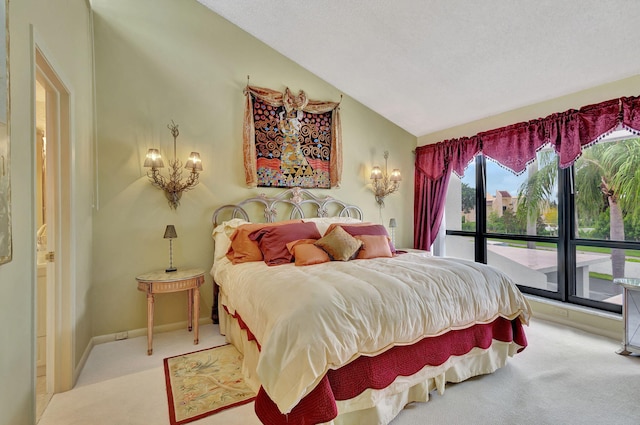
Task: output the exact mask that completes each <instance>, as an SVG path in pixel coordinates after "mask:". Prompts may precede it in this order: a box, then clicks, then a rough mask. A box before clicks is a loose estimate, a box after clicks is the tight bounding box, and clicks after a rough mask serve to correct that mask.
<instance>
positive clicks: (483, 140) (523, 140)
mask: <svg viewBox="0 0 640 425" xmlns="http://www.w3.org/2000/svg"><path fill="white" fill-rule="evenodd" d="M617 128H625V129H627V130H629V131H631V132H633V133H634V134H638V135H640V96H634V97H623V98H619V99H611V100H607V101H604V102H600V103H597V104H593V105H587V106H584V107H582V108H580V109H570V110H568V111H565V112H559V113H554V114H551V115H549V116H547V117H545V118H538V119H535V120H531V121H527V122H521V123H518V124H513V125H509V126H506V127H502V128H497V129H494V130H489V131H486V132H482V133H478V134H477V135H475V136H472V137H463V138H460V139H450V140H445V141H443V142H439V143H435V144H431V145H424V146H420V147H418V148H417V149H416V163H415V198H414V247H415V248H417V249H424V250H429V249H430V248H431V245H432V244H433V241H435V238H436V236H437V232H438V229H439V227H440V223H441V222H442V216H443V213H444V204H445V199H446V190H447V186H448V184H449V177H450V176H451V173H452V172H455V173H456V174H457V175H459V176H462V175H463V174H464V169H465V168H466V166H467V165H468V164H469V162H470V161H471V160H472V159H473V158H474V157H475V156H476V155H477V154H478V153H482V154H484V155H485V156H487V157H489V158H491V159H493V160H494V161H496V162H498V163H499V164H501V165H502V166H504V167H505V168H508V169H509V170H511V171H512V172H513V173H514V174H520V173H522V172H524V171H525V170H526V169H527V165H529V164H530V163H531V162H533V161H534V160H535V158H536V153H537V152H538V151H539V150H540V149H542V148H543V147H544V146H552V147H553V148H554V150H555V151H556V152H557V154H558V158H559V162H560V167H561V168H567V167H570V166H571V165H573V163H574V162H575V160H576V159H578V157H579V156H580V155H581V154H582V149H583V147H585V146H588V145H591V144H593V143H595V142H597V141H599V140H601V139H602V138H604V137H605V136H607V135H608V134H610V133H612V132H613V131H614V130H616V129H617Z"/></svg>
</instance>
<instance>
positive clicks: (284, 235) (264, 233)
mask: <svg viewBox="0 0 640 425" xmlns="http://www.w3.org/2000/svg"><path fill="white" fill-rule="evenodd" d="M320 238H321V235H320V232H318V228H317V227H316V225H315V223H293V224H285V225H281V226H272V227H264V228H262V229H259V230H256V231H255V232H252V233H251V234H250V235H249V239H251V240H253V241H256V242H257V243H258V247H259V248H260V251H261V252H262V256H263V258H264V262H265V263H267V265H269V266H276V265H278V264H286V263H290V262H291V259H292V258H293V255H292V254H291V252H289V249H287V244H288V243H289V242H293V241H295V240H298V239H320Z"/></svg>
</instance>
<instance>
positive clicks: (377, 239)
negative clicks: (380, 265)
mask: <svg viewBox="0 0 640 425" xmlns="http://www.w3.org/2000/svg"><path fill="white" fill-rule="evenodd" d="M354 237H355V238H356V239H359V240H361V241H362V248H361V249H360V251H358V256H357V257H356V258H359V259H368V258H379V257H393V254H392V253H391V248H389V239H387V237H386V236H384V235H359V236H354Z"/></svg>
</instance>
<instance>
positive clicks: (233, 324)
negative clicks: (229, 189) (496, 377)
mask: <svg viewBox="0 0 640 425" xmlns="http://www.w3.org/2000/svg"><path fill="white" fill-rule="evenodd" d="M220 307H221V308H220V309H219V310H220V311H219V315H220V332H221V333H222V334H224V335H226V339H227V341H228V342H230V343H231V344H233V345H234V346H235V347H236V348H237V349H238V350H239V351H240V352H241V353H242V354H243V355H244V360H243V372H244V376H245V379H246V382H247V384H248V385H250V386H251V387H252V388H253V389H254V390H255V391H256V392H258V397H257V399H256V407H255V409H256V414H257V415H258V417H259V418H260V420H261V421H262V422H263V423H265V424H267V425H279V424H281V423H282V424H284V423H289V424H291V423H294V424H295V423H304V422H302V421H301V418H302V417H304V420H303V421H307V422H306V423H322V424H327V425H352V424H363V423H366V424H381V425H382V424H388V423H389V422H391V421H392V420H393V419H394V418H395V417H396V416H397V415H398V413H400V411H401V410H402V409H403V408H404V407H405V406H406V405H407V404H409V403H411V402H426V401H428V400H429V393H430V392H431V391H434V390H437V391H438V392H439V393H440V394H443V393H444V390H445V384H446V383H447V382H461V381H464V380H466V379H468V378H471V377H474V376H478V375H483V374H488V373H492V372H494V371H496V370H497V369H499V368H500V367H502V366H504V365H505V364H506V362H507V359H508V358H509V357H511V356H513V355H515V354H516V353H517V352H519V351H521V350H522V349H523V348H524V347H526V344H527V343H526V337H525V335H524V331H523V329H522V324H521V323H520V321H519V319H515V320H514V321H512V322H511V325H510V327H511V328H512V331H511V336H510V337H506V338H505V337H504V336H501V337H500V338H499V339H501V340H499V339H491V340H490V341H489V342H488V344H484V345H487V347H486V348H482V347H478V346H476V347H474V348H471V349H470V350H465V353H464V354H461V355H451V356H448V358H446V360H444V361H443V362H442V363H440V364H438V365H436V366H431V365H427V366H424V367H422V368H421V369H420V370H418V371H417V372H415V373H413V374H411V375H410V376H397V377H395V379H394V380H393V381H392V382H391V383H390V384H388V385H386V386H385V387H384V388H381V389H371V388H368V389H365V390H364V391H362V392H360V393H359V394H357V395H355V396H353V397H350V398H348V399H344V400H339V399H335V400H333V398H332V400H331V401H330V402H331V404H332V406H328V407H327V406H323V405H322V403H327V401H326V400H324V401H323V397H314V396H313V392H312V393H311V394H309V395H308V396H307V397H305V399H303V400H302V401H301V403H300V404H299V405H298V406H296V407H295V408H294V410H293V411H292V412H291V413H290V414H288V415H283V414H281V413H280V412H279V411H278V409H277V407H276V406H275V403H273V402H272V401H271V400H270V399H269V397H268V396H267V394H266V393H265V392H264V391H263V390H262V389H261V386H260V381H259V379H258V376H257V374H256V366H257V363H258V357H259V354H260V351H259V346H258V345H257V343H256V341H255V340H252V338H251V335H250V333H247V330H246V327H245V326H244V324H242V323H241V321H238V320H236V318H234V317H232V316H231V315H229V314H228V313H227V312H226V310H225V309H224V308H223V307H222V303H221V304H220ZM243 328H244V329H243ZM503 328H504V326H503ZM248 335H249V336H248ZM478 345H482V344H478ZM403 348H404V347H403ZM324 381H326V382H324V385H330V384H329V383H328V381H327V380H324ZM321 384H322V383H321ZM373 386H374V387H375V385H373ZM319 391H320V390H319ZM329 391H331V390H330V389H329ZM339 391H340V390H338V392H339ZM348 391H349V389H348V390H347V391H346V393H348ZM343 393H344V391H343ZM336 398H339V397H336ZM324 399H326V397H324ZM317 400H321V401H320V404H318V401H317ZM296 409H297V410H296ZM334 409H335V410H334ZM327 410H329V411H331V410H334V412H333V413H330V412H328V411H327ZM336 414H337V416H336ZM327 415H328V417H327ZM310 417H311V418H318V419H317V420H311V421H309V418H310ZM332 417H333V419H331V418H332ZM320 418H324V420H322V419H320Z"/></svg>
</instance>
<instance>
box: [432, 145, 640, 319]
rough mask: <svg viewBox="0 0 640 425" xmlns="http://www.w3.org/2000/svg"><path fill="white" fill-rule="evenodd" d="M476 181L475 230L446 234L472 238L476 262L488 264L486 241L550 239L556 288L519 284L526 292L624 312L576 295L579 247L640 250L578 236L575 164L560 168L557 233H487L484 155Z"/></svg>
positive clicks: (634, 244)
mask: <svg viewBox="0 0 640 425" xmlns="http://www.w3.org/2000/svg"><path fill="white" fill-rule="evenodd" d="M474 161H475V180H476V187H475V191H476V207H475V214H476V226H475V230H448V229H447V230H446V232H445V234H446V236H464V237H467V238H473V240H474V255H475V261H476V262H479V263H484V264H486V263H487V259H488V254H487V240H488V239H489V238H491V239H505V240H506V239H509V240H521V241H531V242H550V243H555V244H556V246H557V256H558V259H557V264H558V270H557V282H558V287H557V291H549V290H544V289H540V288H533V287H529V286H525V285H520V284H518V287H519V288H520V290H521V291H522V292H523V293H526V294H531V295H536V296H540V297H543V298H548V299H553V300H557V301H560V302H563V303H570V304H576V305H581V306H585V307H590V308H594V309H598V310H603V311H608V312H612V313H618V314H620V313H622V306H621V305H617V304H612V303H608V302H605V301H599V300H594V299H589V298H583V297H580V296H577V295H575V293H576V249H577V247H578V246H597V247H605V248H620V249H640V242H633V241H611V240H599V239H586V238H579V237H578V235H577V234H576V232H575V231H574V229H575V228H576V227H575V208H576V206H575V202H574V201H575V199H574V198H575V195H574V193H573V187H572V184H573V181H574V179H573V177H574V166H571V167H568V168H565V169H562V168H558V233H557V236H537V235H517V234H501V233H488V232H487V230H486V223H487V214H488V212H487V206H486V202H485V200H486V162H487V160H486V158H485V157H484V155H482V154H478V155H476V157H475V159H474Z"/></svg>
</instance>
